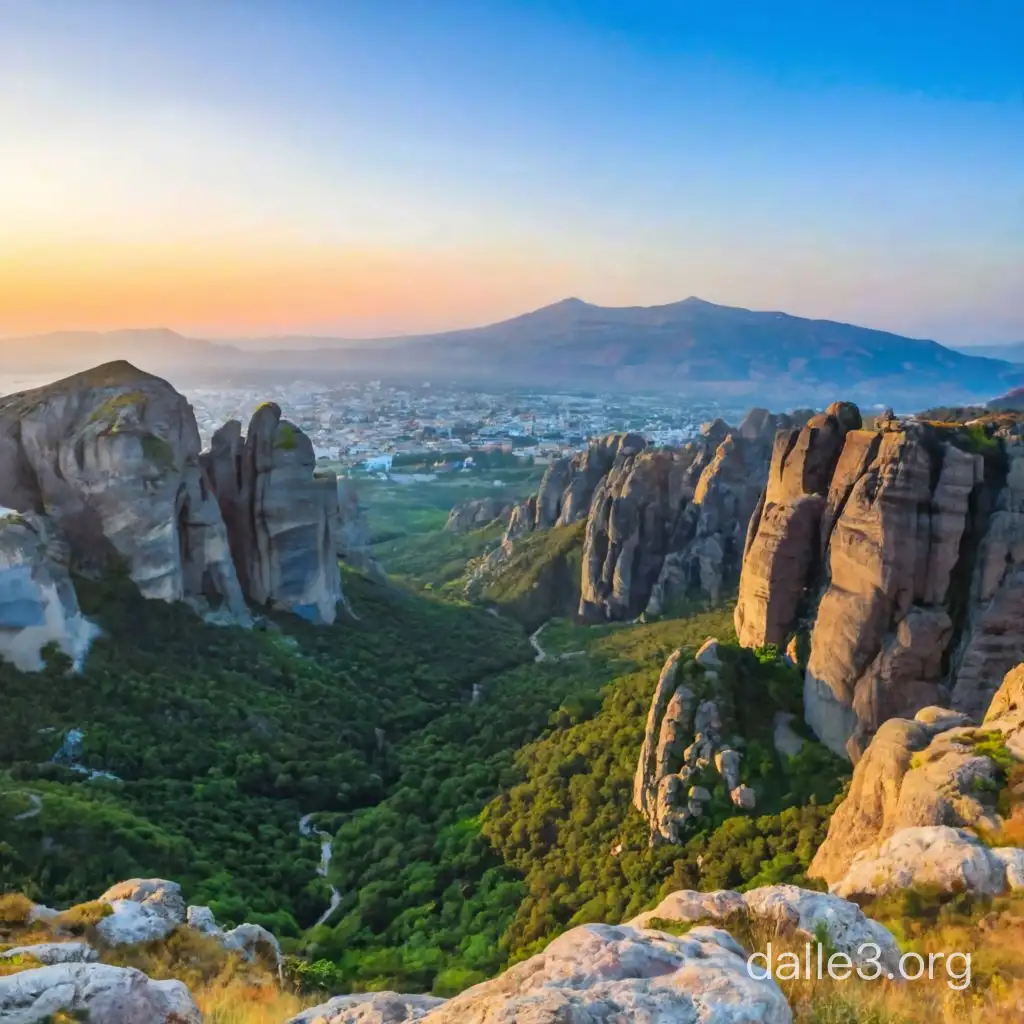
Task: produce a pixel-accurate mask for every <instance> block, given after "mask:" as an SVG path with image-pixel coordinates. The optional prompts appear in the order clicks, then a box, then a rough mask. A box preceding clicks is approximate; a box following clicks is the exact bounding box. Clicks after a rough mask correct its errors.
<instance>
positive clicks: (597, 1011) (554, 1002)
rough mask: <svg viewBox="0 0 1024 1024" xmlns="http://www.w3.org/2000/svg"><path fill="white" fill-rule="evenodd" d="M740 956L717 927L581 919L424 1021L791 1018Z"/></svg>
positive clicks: (771, 1021)
mask: <svg viewBox="0 0 1024 1024" xmlns="http://www.w3.org/2000/svg"><path fill="white" fill-rule="evenodd" d="M745 956H746V954H745V953H744V951H743V950H742V949H741V947H740V946H738V945H737V944H736V942H735V941H734V940H733V939H732V938H731V937H730V936H729V935H728V934H727V933H726V932H723V931H720V930H718V929H715V928H706V927H698V928H694V929H693V930H692V931H690V932H689V933H688V934H687V935H686V936H684V937H682V938H677V937H675V936H671V935H667V934H665V933H664V932H651V931H639V930H637V929H635V928H630V927H628V926H620V927H613V926H610V925H596V924H590V925H582V926H581V927H578V928H573V929H572V930H571V931H568V932H566V933H565V934H563V935H560V936H559V937H558V938H557V939H555V940H554V942H552V943H551V944H550V945H549V946H548V947H547V948H546V949H545V950H544V951H543V952H542V953H538V954H537V955H536V956H533V957H531V958H530V959H529V960H525V961H523V962H522V963H519V964H516V965H515V966H514V967H511V968H510V969H509V970H507V971H506V972H505V973H504V974H502V975H500V976H499V977H497V978H494V979H493V980H491V981H486V982H483V983H482V984H480V985H477V986H475V987H474V988H471V989H469V990H468V991H466V992H463V993H462V994H461V995H459V996H456V997H455V998H454V999H451V1000H449V1001H448V1002H447V1003H445V1004H444V1005H442V1006H439V1007H438V1008H437V1009H435V1010H433V1011H432V1012H430V1013H428V1014H427V1015H426V1017H424V1018H422V1019H423V1021H424V1022H425V1024H491V1022H496V1021H527V1020H529V1021H530V1024H563V1022H568V1021H580V1022H583V1021H587V1022H593V1024H616V1022H619V1021H634V1022H636V1024H654V1022H657V1021H680V1022H682V1021H687V1022H692V1024H730V1022H735V1024H740V1022H744V1024H790V1022H791V1021H792V1013H791V1011H790V1008H789V1005H788V1004H787V1002H786V999H785V997H784V996H783V994H782V992H781V991H780V989H779V988H778V986H777V985H776V984H775V982H774V981H773V980H771V979H768V980H765V981H756V980H754V979H752V978H751V977H750V975H749V974H748V973H747V970H746V959H745Z"/></svg>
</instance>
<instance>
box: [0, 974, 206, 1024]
mask: <svg viewBox="0 0 1024 1024" xmlns="http://www.w3.org/2000/svg"><path fill="white" fill-rule="evenodd" d="M61 1012H64V1013H67V1014H84V1015H87V1017H86V1018H85V1019H88V1020H91V1021H97V1022H99V1021H102V1022H103V1024H202V1016H201V1015H200V1013H199V1009H198V1007H197V1006H196V1004H195V1003H194V1002H193V1000H192V996H191V995H190V994H189V991H188V989H187V988H186V987H185V985H184V984H183V983H182V982H180V981H153V980H151V979H150V978H147V977H146V975H145V974H143V973H142V972H141V971H137V970H135V969H134V968H130V967H111V966H110V965H108V964H91V963H63V964H55V965H53V966H49V967H38V968H36V969H34V970H29V971H21V972H20V973H18V974H12V975H10V976H8V977H0V1020H2V1021H3V1022H4V1024H39V1021H42V1020H47V1019H49V1018H50V1017H51V1016H53V1015H55V1014H57V1013H61Z"/></svg>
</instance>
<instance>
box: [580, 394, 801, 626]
mask: <svg viewBox="0 0 1024 1024" xmlns="http://www.w3.org/2000/svg"><path fill="white" fill-rule="evenodd" d="M789 422H790V420H789V418H788V417H785V416H781V417H780V416H773V415H772V414H771V413H769V412H767V411H766V410H764V409H754V410H752V411H751V412H750V413H748V414H747V416H746V418H745V419H744V420H743V422H742V423H741V424H740V426H739V427H738V428H737V429H735V430H734V429H732V428H730V427H729V426H728V425H727V424H725V423H724V422H723V421H722V420H715V421H714V422H713V423H710V424H707V425H705V427H704V428H703V430H702V434H701V437H699V438H698V439H697V440H695V441H692V442H690V443H689V444H686V445H684V446H683V447H681V448H678V449H670V450H663V451H641V452H639V453H637V454H635V455H634V456H632V457H626V458H622V459H619V460H617V461H616V463H615V464H614V465H613V467H612V469H611V470H610V471H609V473H608V474H607V476H606V477H605V478H604V479H603V480H602V481H601V483H600V484H599V485H598V487H597V488H596V490H595V493H594V498H593V502H592V504H591V508H590V515H589V518H588V520H587V535H586V542H585V546H584V554H583V576H582V583H581V593H582V597H581V601H580V615H581V616H582V617H584V618H585V619H589V620H592V621H598V620H601V619H621V618H629V617H632V616H635V615H637V614H639V613H640V612H646V613H647V614H648V615H660V614H662V613H663V612H664V611H665V610H666V609H667V608H668V606H669V605H670V604H671V602H672V600H673V599H674V598H677V597H684V596H687V595H689V594H692V593H700V594H703V595H705V596H706V597H708V598H710V599H711V600H712V601H718V600H719V599H720V597H721V596H722V594H723V593H724V591H725V590H726V588H728V587H729V586H731V585H732V584H733V583H735V581H736V579H737V578H738V575H739V570H740V562H741V557H742V550H743V540H744V537H745V535H746V530H747V523H748V522H749V520H750V516H751V515H752V513H753V511H754V509H755V507H756V505H757V502H758V497H759V495H760V492H761V488H762V487H763V485H764V480H765V478H766V475H767V472H768V465H769V458H770V453H771V446H772V441H773V439H774V437H775V433H776V430H777V429H778V428H779V427H780V426H781V425H786V424H788V423H789Z"/></svg>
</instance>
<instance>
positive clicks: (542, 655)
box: [530, 622, 587, 662]
mask: <svg viewBox="0 0 1024 1024" xmlns="http://www.w3.org/2000/svg"><path fill="white" fill-rule="evenodd" d="M547 625H548V624H547V623H546V622H545V623H544V624H543V625H541V626H539V627H538V628H537V629H535V630H534V631H533V632H532V633H531V634H530V646H531V647H532V648H533V649H534V651H536V652H537V656H536V657H535V658H534V659H533V660H534V661H535V662H542V661H568V660H569V659H570V658H582V657H583V655H584V654H586V653H587V652H586V651H566V652H565V653H564V654H548V652H547V651H545V650H544V648H543V647H541V645H540V635H541V633H543V632H544V630H545V629H546V628H547Z"/></svg>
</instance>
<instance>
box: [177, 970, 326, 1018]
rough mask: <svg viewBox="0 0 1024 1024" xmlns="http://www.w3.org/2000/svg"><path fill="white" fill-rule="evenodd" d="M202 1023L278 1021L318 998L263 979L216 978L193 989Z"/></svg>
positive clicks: (314, 1002) (313, 1004) (291, 1015)
mask: <svg viewBox="0 0 1024 1024" xmlns="http://www.w3.org/2000/svg"><path fill="white" fill-rule="evenodd" d="M193 997H194V999H195V1001H196V1004H197V1005H198V1007H199V1009H200V1010H201V1011H202V1014H203V1020H204V1021H205V1022H206V1024H282V1021H286V1020H289V1019H291V1018H292V1017H293V1016H294V1015H295V1014H297V1013H299V1012H300V1011H301V1010H305V1009H308V1008H309V1007H310V1006H315V1005H316V1004H317V1002H319V1000H316V999H312V998H309V997H306V998H303V997H301V996H297V995H295V994H293V993H291V992H283V991H281V989H280V988H278V987H277V985H275V984H273V983H271V982H267V983H264V984H255V985H254V984H250V983H247V982H244V981H238V980H234V979H233V980H230V981H226V982H223V981H218V982H213V983H212V984H209V985H205V986H203V987H202V988H200V989H198V990H196V991H195V992H193Z"/></svg>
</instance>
